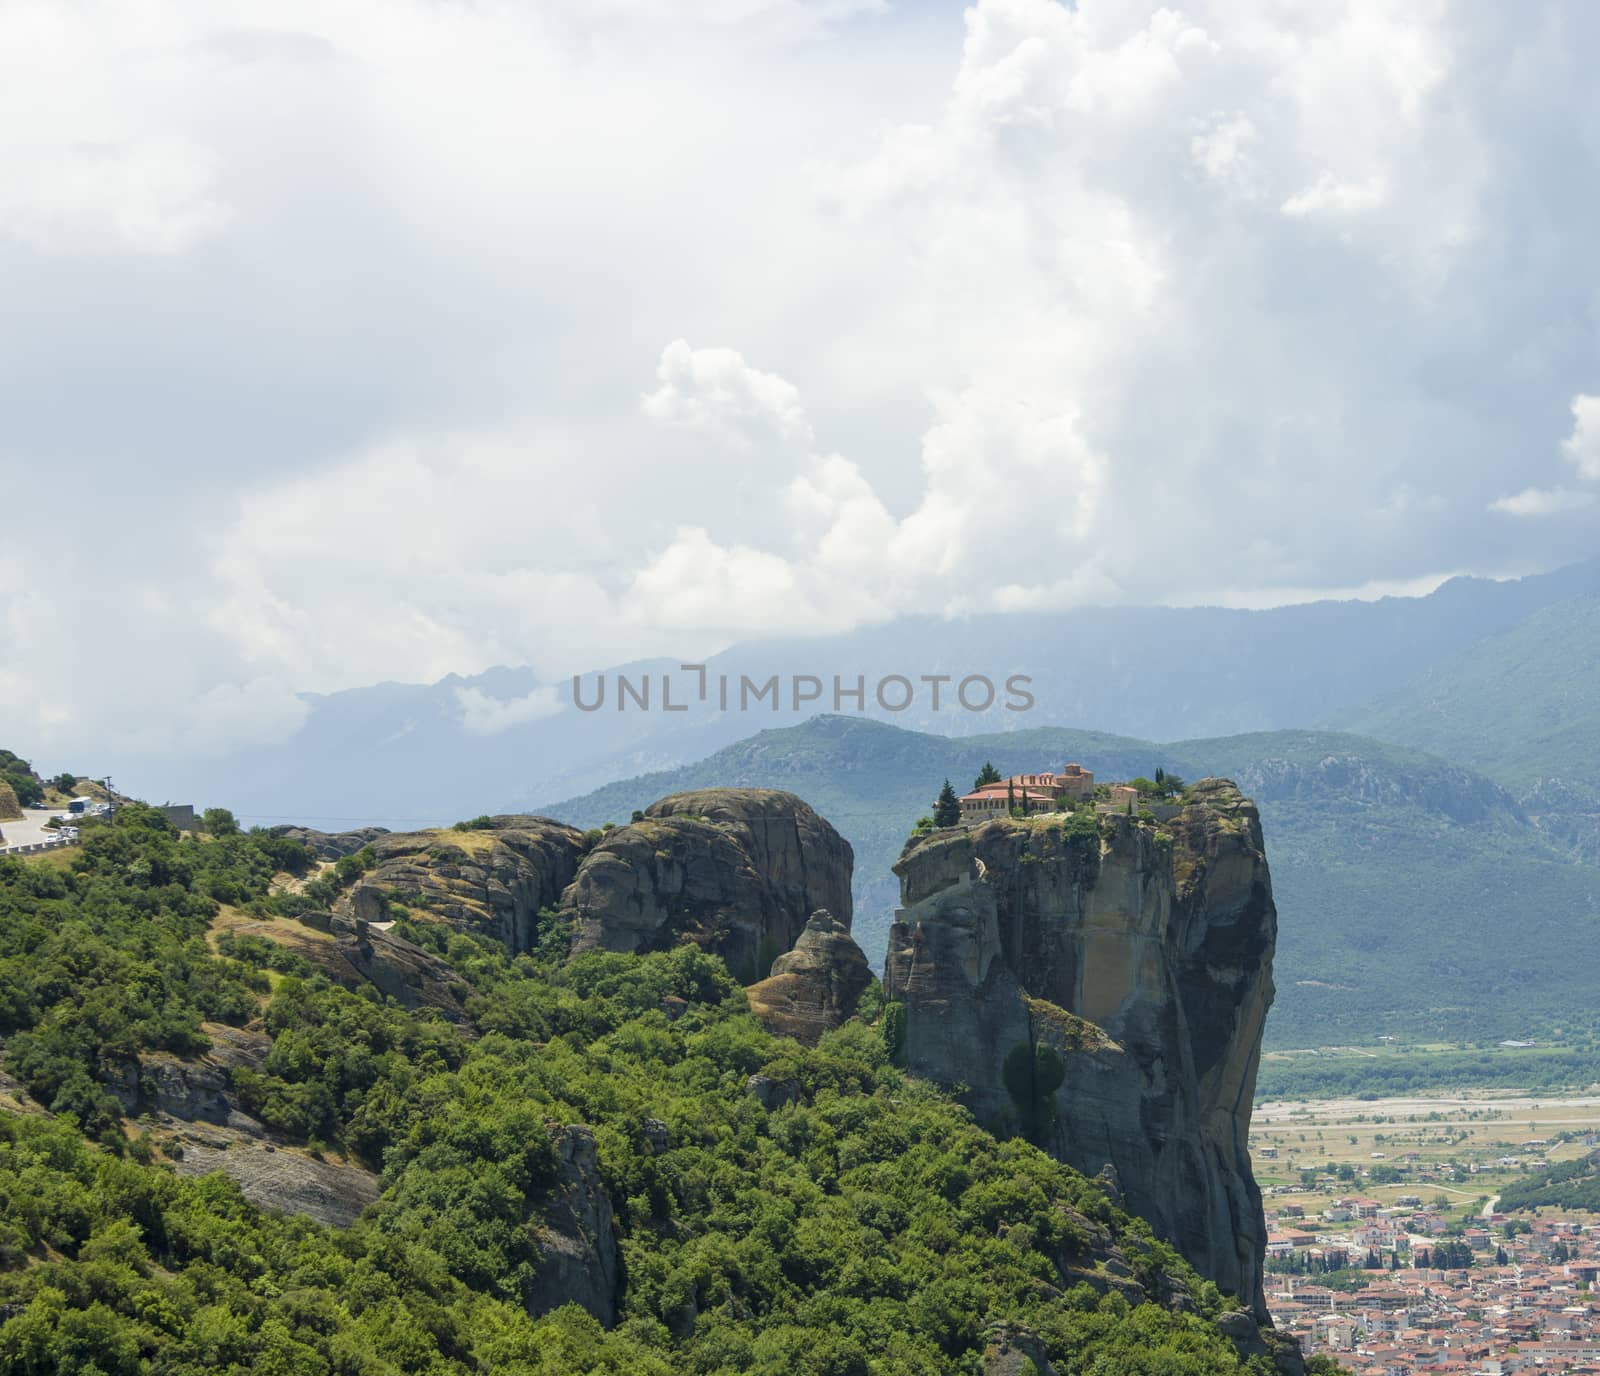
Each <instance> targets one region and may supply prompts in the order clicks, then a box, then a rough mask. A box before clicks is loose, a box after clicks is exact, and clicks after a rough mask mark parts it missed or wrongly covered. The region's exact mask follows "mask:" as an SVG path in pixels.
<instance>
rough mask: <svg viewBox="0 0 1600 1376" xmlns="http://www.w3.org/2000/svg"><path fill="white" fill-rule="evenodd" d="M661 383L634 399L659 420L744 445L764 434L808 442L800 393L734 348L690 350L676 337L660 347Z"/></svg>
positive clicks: (686, 344) (641, 408)
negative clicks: (753, 366) (662, 347)
mask: <svg viewBox="0 0 1600 1376" xmlns="http://www.w3.org/2000/svg"><path fill="white" fill-rule="evenodd" d="M656 377H657V379H658V381H659V382H660V384H661V385H660V386H659V387H657V388H656V390H655V391H653V392H649V393H646V394H645V395H644V396H642V397H641V398H640V399H639V409H640V410H641V411H642V412H643V413H644V415H645V416H646V417H648V418H649V419H650V420H652V421H655V422H656V423H657V424H658V425H668V426H674V427H676V428H678V429H680V430H690V431H694V432H696V433H699V434H703V435H714V436H717V437H719V438H723V439H728V440H733V441H735V442H737V443H743V444H748V443H750V442H751V441H752V440H754V439H759V438H762V437H764V436H765V435H766V434H768V433H771V434H775V435H776V436H777V437H778V438H779V439H782V440H796V441H800V442H806V441H809V440H810V438H811V427H810V425H809V424H808V423H807V421H806V415H805V411H804V409H803V408H802V407H801V405H800V394H799V392H798V391H796V390H795V388H794V386H793V385H792V384H791V383H788V382H786V381H784V379H783V378H781V377H779V376H777V375H776V374H775V373H763V372H761V371H760V370H759V369H756V368H752V367H750V366H749V364H747V363H746V362H745V361H744V358H743V357H742V356H741V355H740V354H739V353H738V352H737V351H736V350H733V349H692V348H690V347H689V343H688V341H687V340H684V339H675V340H673V341H672V343H670V344H668V345H667V347H666V348H664V349H663V350H662V351H661V362H660V364H659V365H657V368H656Z"/></svg>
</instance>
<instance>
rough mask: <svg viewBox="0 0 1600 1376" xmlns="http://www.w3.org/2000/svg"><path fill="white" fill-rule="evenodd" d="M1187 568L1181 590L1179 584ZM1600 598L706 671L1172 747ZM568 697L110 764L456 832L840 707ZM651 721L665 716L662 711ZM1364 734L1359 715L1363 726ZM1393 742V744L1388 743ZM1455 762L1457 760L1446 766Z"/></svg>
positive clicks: (1267, 718) (494, 698) (1285, 619)
mask: <svg viewBox="0 0 1600 1376" xmlns="http://www.w3.org/2000/svg"><path fill="white" fill-rule="evenodd" d="M1179 573H1181V569H1180V570H1178V571H1177V572H1176V573H1175V577H1176V576H1178V574H1179ZM1597 594H1600V560H1593V561H1590V562H1588V563H1584V564H1580V565H1575V566H1572V567H1570V568H1566V569H1561V570H1558V571H1556V572H1553V573H1547V574H1540V575H1536V576H1532V577H1528V578H1523V579H1517V580H1512V581H1507V582H1494V581H1490V580H1485V579H1478V578H1455V579H1451V580H1450V581H1449V582H1447V583H1445V584H1443V585H1442V586H1441V587H1440V588H1438V589H1437V590H1436V591H1434V592H1433V593H1431V594H1429V595H1428V596H1425V597H1387V598H1382V599H1380V600H1378V601H1373V602H1358V601H1347V602H1333V601H1328V602H1315V603H1306V604H1300V605H1294V606H1285V607H1278V608H1274V609H1271V610H1267V611H1242V610H1229V609H1223V608H1215V607H1210V608H1208V607H1190V608H1182V607H1179V608H1173V607H1091V608H1077V609H1069V610H1064V611H1059V612H1039V613H1019V614H1014V615H987V616H980V617H973V618H969V619H964V620H953V621H946V620H940V619H937V618H931V617H911V618H904V619H902V620H899V621H895V622H891V623H889V624H887V625H882V626H876V627H868V628H863V629H861V630H857V631H853V632H849V633H846V634H840V635H831V636H822V637H817V638H814V639H781V638H772V639H767V640H761V641H752V642H749V643H744V644H739V645H736V646H734V647H732V648H730V649H729V650H727V651H725V652H723V653H722V654H720V655H716V656H713V657H712V658H711V659H710V660H709V661H708V662H707V672H708V674H709V675H711V676H713V677H714V676H716V675H721V674H726V675H728V676H730V679H731V680H732V681H734V682H737V681H738V678H739V676H741V675H749V676H751V677H752V678H753V679H755V680H757V681H760V682H764V681H765V680H766V679H768V678H769V677H771V676H773V675H777V676H779V678H780V679H782V680H783V681H784V682H788V680H789V679H790V678H791V677H792V676H793V675H797V674H814V675H816V676H818V677H821V678H823V679H824V680H828V681H831V678H832V676H833V675H836V674H837V675H839V676H840V677H841V678H843V679H845V680H847V681H852V680H853V679H854V677H855V676H856V675H858V674H860V675H863V676H865V677H866V678H867V679H868V680H869V682H875V681H877V680H878V679H880V678H882V677H883V676H885V675H889V674H900V675H904V676H907V677H910V678H913V679H916V678H920V676H922V675H936V674H949V675H952V676H955V677H960V676H962V675H965V674H969V673H975V674H982V675H985V676H987V677H988V678H990V679H992V680H993V681H994V682H996V683H997V684H998V683H1001V682H1003V680H1004V679H1005V678H1006V676H1007V675H1010V674H1013V673H1021V674H1026V675H1028V676H1029V677H1030V678H1031V679H1032V681H1033V682H1032V686H1031V691H1032V693H1033V695H1034V698H1035V705H1034V707H1033V709H1032V710H1031V711H1029V712H1024V713H1016V712H1006V711H1005V710H1004V709H1003V707H1002V706H1001V705H999V704H996V706H995V707H994V708H992V709H991V710H989V711H988V712H984V713H969V712H965V711H961V710H949V709H948V707H947V708H946V709H945V710H941V711H939V712H934V711H932V710H931V708H930V706H929V703H928V699H927V695H926V694H924V696H923V697H922V698H921V699H920V700H919V702H918V703H917V705H916V706H914V707H913V708H912V709H911V710H908V711H906V712H904V713H892V712H887V711H883V710H881V709H879V708H877V707H876V706H875V705H874V704H872V703H871V701H870V698H869V702H868V709H869V714H870V715H872V716H875V717H877V718H879V719H882V720H887V721H892V722H893V723H894V724H896V725H899V726H904V727H909V728H913V729H916V730H924V731H937V732H939V733H941V734H946V735H956V736H959V735H978V734H990V733H993V732H997V731H1008V732H1020V731H1025V730H1027V729H1030V728H1031V727H1033V725H1034V724H1035V723H1047V724H1055V725H1060V724H1065V723H1081V724H1085V725H1092V726H1094V727H1096V728H1098V729H1100V730H1103V731H1108V732H1117V733H1122V734H1125V735H1128V736H1132V737H1136V738H1144V739H1159V740H1175V739H1195V738H1202V737H1219V736H1230V735H1235V734H1238V733H1241V732H1250V731H1264V730H1280V729H1285V728H1290V727H1300V726H1305V725H1306V724H1308V723H1314V722H1318V721H1326V722H1330V723H1333V722H1335V721H1338V722H1343V723H1345V724H1349V722H1346V720H1345V717H1344V716H1343V715H1342V714H1345V713H1350V712H1354V711H1355V710H1356V709H1357V708H1358V707H1360V706H1361V705H1362V704H1366V703H1368V702H1371V701H1372V700H1373V699H1374V698H1375V697H1377V696H1378V695H1379V694H1380V693H1384V692H1387V691H1390V690H1392V689H1393V688H1394V687H1396V686H1397V685H1399V684H1402V683H1404V682H1406V681H1408V680H1409V679H1411V678H1413V677H1414V676H1416V675H1419V674H1422V673H1424V672H1426V671H1428V670H1429V669H1431V668H1432V667H1433V666H1436V665H1439V664H1441V663H1444V662H1446V661H1448V660H1449V659H1450V658H1451V657H1452V656H1456V655H1460V654H1461V653H1462V652H1463V651H1467V650H1468V649H1469V647H1471V646H1473V645H1475V644H1477V643H1478V642H1480V641H1482V640H1483V639H1484V637H1486V636H1494V635H1498V634H1501V633H1505V632H1510V631H1513V630H1514V629H1515V628H1516V627H1518V626H1519V625H1520V624H1521V623H1523V622H1525V621H1526V620H1527V619H1528V618H1529V617H1531V616H1533V615H1534V614H1535V613H1538V612H1540V611H1541V610H1543V609H1545V608H1549V607H1553V606H1556V605H1557V604H1560V603H1565V602H1570V601H1572V600H1573V599H1575V598H1582V597H1586V596H1588V597H1593V596H1596V595H1597ZM601 672H604V673H606V674H608V675H610V676H611V678H612V680H613V687H614V680H615V676H616V675H617V674H618V673H624V674H628V675H631V676H632V677H633V678H635V679H637V678H639V677H641V676H644V675H651V676H656V677H659V675H661V674H664V673H677V672H680V670H679V665H678V662H677V661H676V660H667V659H662V660H653V661H647V662H643V661H642V662H638V663H633V664H625V665H621V666H617V667H611V668H606V669H603V670H602V671H601ZM570 699H571V681H570V680H563V681H560V682H548V681H545V680H542V679H541V678H540V677H539V676H538V675H536V674H535V673H534V672H533V671H532V670H529V669H516V668H497V669H491V670H488V671H486V672H485V673H482V674H477V675H473V676H470V677H463V676H458V675H451V676H448V677H446V678H444V679H441V680H439V681H438V682H437V683H433V684H427V685H420V684H398V683H384V684H378V685H374V686H372V687H367V688H357V689H351V690H348V691H345V692H339V693H332V694H326V695H306V697H305V702H306V704H307V708H308V715H307V719H306V722H305V724H304V726H303V727H302V728H301V729H300V730H299V731H298V732H297V733H296V734H295V735H294V736H293V737H291V738H290V739H289V740H287V741H284V742H281V743H277V744H273V745H270V746H265V747H261V748H259V749H251V750H243V751H238V752H235V753H233V754H231V755H227V756H223V757H219V758H214V759H204V758H201V757H198V756H185V755H182V754H173V753H166V754H162V755H147V756H140V757H124V758H114V759H111V760H109V761H108V764H107V768H108V769H111V770H113V771H115V772H116V773H117V775H118V777H119V779H127V780H128V781H129V782H130V783H131V784H132V785H134V786H135V787H136V789H137V791H139V792H141V793H143V794H145V795H146V796H150V797H169V798H175V799H184V800H193V801H195V802H197V803H201V804H202V805H203V804H204V803H206V802H207V801H212V802H218V801H221V802H227V803H229V804H230V805H232V806H234V807H235V808H236V810H237V811H239V812H240V813H241V814H242V815H244V816H245V817H246V819H247V820H250V821H262V822H272V821H303V822H309V823H319V824H320V823H332V824H335V825H343V824H345V823H348V822H352V821H358V822H367V821H370V822H383V823H385V824H388V825H421V824H428V823H437V822H448V821H451V820H453V819H455V818H457V817H461V816H467V815H472V814H474V813H477V812H480V811H482V810H483V809H484V808H485V807H492V808H504V809H507V810H512V811H516V810H526V809H527V808H528V807H529V806H531V805H533V804H535V803H537V802H539V801H540V800H543V799H548V798H551V797H557V796H562V795H572V794H578V793H583V792H585V791H587V790H590V789H593V788H595V787H598V786H600V785H601V784H604V783H605V782H607V781H608V780H611V779H617V778H624V777H630V776H633V775H636V774H640V773H645V772H648V771H652V770H659V769H665V768H670V767H672V766H675V765H678V764H683V763H686V762H688V761H691V760H695V759H700V758H703V757H704V756H706V755H709V754H711V753H712V752H713V751H715V750H717V749H719V748H721V747H722V746H724V745H728V744H731V743H732V742H734V741H737V740H741V739H743V738H745V737H748V736H750V735H751V734H753V733H754V732H756V731H758V730H760V729H762V728H764V727H769V726H784V725H793V724H795V723H797V722H799V721H803V720H805V719H806V718H807V717H809V716H810V715H812V713H814V712H815V711H817V710H826V709H827V708H828V707H829V706H830V705H831V704H829V703H827V702H824V703H822V704H817V703H811V704H802V705H801V706H800V707H798V708H796V707H795V705H794V704H793V703H792V701H785V702H783V703H781V704H779V705H778V706H777V710H772V709H771V708H769V707H768V706H766V705H764V704H763V705H762V706H761V707H760V708H759V710H751V711H748V712H742V713H741V712H737V711H727V712H724V711H721V710H719V708H718V706H717V703H716V701H715V699H714V698H713V699H712V700H711V701H710V702H707V703H700V702H696V703H694V704H692V710H691V711H689V712H683V713H679V712H672V713H667V712H663V711H660V710H653V711H649V712H643V711H635V710H617V709H616V708H615V707H614V706H612V705H609V704H608V706H607V708H606V709H605V710H604V711H602V712H592V713H590V712H578V711H575V710H574V709H573V708H572V706H571V705H570ZM656 706H657V708H659V702H657V703H656ZM1351 720H1352V721H1353V720H1354V718H1352V719H1351ZM1395 738H1396V739H1398V737H1395ZM1441 753H1444V754H1445V755H1446V756H1447V757H1450V758H1464V756H1462V755H1461V754H1460V753H1459V752H1452V751H1449V750H1444V751H1442V752H1441Z"/></svg>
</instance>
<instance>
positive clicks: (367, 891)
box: [345, 816, 589, 953]
mask: <svg viewBox="0 0 1600 1376" xmlns="http://www.w3.org/2000/svg"><path fill="white" fill-rule="evenodd" d="M492 820H493V825H492V826H490V827H488V828H486V829H484V830H481V831H420V832H400V833H396V834H394V835H385V836H379V837H377V838H376V839H375V840H373V841H372V843H371V844H372V848H373V850H374V851H375V852H376V853H377V856H378V864H377V867H376V868H375V869H373V870H371V871H369V872H368V873H367V874H366V875H365V876H363V878H362V879H361V881H360V882H359V883H358V884H357V885H356V886H355V888H354V889H352V890H351V892H350V895H349V901H348V904H347V905H345V907H346V908H347V911H348V912H349V914H350V916H352V917H355V918H359V919H362V920H364V921H367V922H382V921H385V920H387V919H388V918H391V917H393V916H394V914H393V913H392V912H391V911H390V908H389V900H390V895H392V894H399V895H400V896H401V899H402V901H404V902H406V903H407V904H411V903H415V904H418V905H419V906H422V907H425V908H426V909H428V910H429V911H430V912H431V913H433V914H435V915H436V916H438V917H439V918H442V919H444V920H445V921H447V922H450V923H452V924H456V925H459V926H462V927H465V928H468V929H470V930H473V931H477V932H482V933H484V934H485V935H487V936H493V937H498V938H499V939H500V940H501V941H503V942H504V943H505V945H506V948H507V949H508V950H510V951H512V952H513V953H515V952H518V951H526V950H528V949H529V948H530V947H531V946H532V945H533V942H534V940H535V937H536V934H537V929H538V920H539V910H540V909H541V908H554V907H556V906H557V905H558V904H559V903H560V901H561V894H562V892H563V891H564V890H565V889H566V887H567V886H568V885H569V884H570V883H572V880H573V878H574V876H575V875H576V874H577V872H578V865H579V863H580V862H581V861H582V859H583V857H584V855H585V854H586V853H587V852H588V849H589V842H588V841H587V840H586V839H585V836H584V833H583V832H581V831H579V830H578V829H577V828H576V827H569V826H565V825H563V824H562V823H560V822H553V821H551V820H550V819H549V818H548V817H518V816H506V817H496V818H494V819H492Z"/></svg>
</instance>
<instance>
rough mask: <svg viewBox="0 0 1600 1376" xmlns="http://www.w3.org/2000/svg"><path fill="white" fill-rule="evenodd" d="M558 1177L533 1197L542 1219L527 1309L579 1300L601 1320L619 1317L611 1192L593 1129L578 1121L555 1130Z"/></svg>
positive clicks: (540, 1309)
mask: <svg viewBox="0 0 1600 1376" xmlns="http://www.w3.org/2000/svg"><path fill="white" fill-rule="evenodd" d="M555 1144H556V1182H555V1184H553V1185H552V1186H550V1188H549V1189H548V1190H546V1191H544V1193H543V1194H542V1195H541V1197H540V1198H539V1199H538V1200H537V1201H536V1206H537V1210H538V1213H539V1215H540V1217H541V1218H542V1219H543V1220H544V1221H543V1223H542V1224H541V1225H540V1226H539V1227H538V1229H537V1230H536V1233H535V1237H536V1240H537V1241H538V1244H539V1270H538V1274H537V1276H536V1277H535V1279H534V1288H533V1293H532V1294H531V1295H530V1296H529V1299H528V1308H529V1311H530V1312H531V1313H533V1314H535V1315H538V1314H546V1313H548V1312H549V1311H550V1310H552V1309H558V1308H560V1307H561V1306H562V1305H563V1304H579V1305H582V1306H583V1308H585V1309H587V1310H588V1311H589V1312H590V1313H591V1314H593V1315H594V1316H595V1318H597V1319H599V1320H600V1322H601V1323H603V1324H607V1325H610V1324H612V1323H615V1322H616V1318H617V1293H618V1286H619V1284H620V1276H621V1269H620V1264H619V1261H618V1252H617V1235H616V1231H615V1227H614V1225H613V1219H612V1211H611V1196H610V1195H608V1194H607V1193H606V1191H605V1187H604V1185H603V1184H602V1183H601V1180H600V1161H599V1157H598V1156H597V1155H596V1152H595V1143H594V1133H593V1132H591V1131H590V1130H589V1129H588V1128H586V1127H582V1126H573V1127H564V1128H561V1129H559V1130H558V1131H557V1133H556V1137H555Z"/></svg>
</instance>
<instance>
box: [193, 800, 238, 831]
mask: <svg viewBox="0 0 1600 1376" xmlns="http://www.w3.org/2000/svg"><path fill="white" fill-rule="evenodd" d="M200 830H202V831H203V832H205V834H206V835H207V836H237V835H238V834H239V820H238V818H236V817H235V816H234V815H233V813H231V812H229V811H228V809H227V808H225V807H208V808H207V809H206V810H205V811H204V812H202V813H201V814H200Z"/></svg>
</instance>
